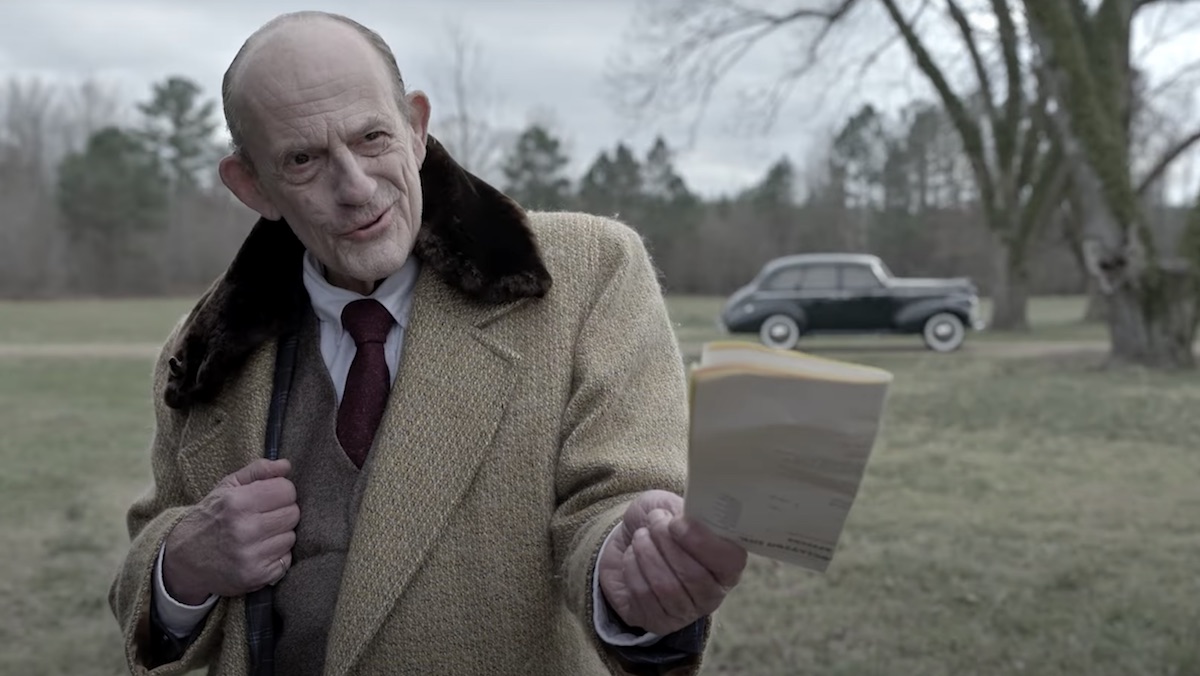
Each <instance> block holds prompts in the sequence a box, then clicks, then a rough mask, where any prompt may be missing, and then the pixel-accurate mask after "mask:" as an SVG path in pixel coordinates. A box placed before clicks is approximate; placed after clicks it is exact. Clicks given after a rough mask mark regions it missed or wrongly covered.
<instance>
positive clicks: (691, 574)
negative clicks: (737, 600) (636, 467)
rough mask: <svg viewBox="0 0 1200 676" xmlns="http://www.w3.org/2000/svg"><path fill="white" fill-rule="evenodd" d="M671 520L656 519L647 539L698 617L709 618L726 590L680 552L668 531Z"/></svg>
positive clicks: (665, 518) (702, 567) (694, 560)
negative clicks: (681, 588) (705, 615)
mask: <svg viewBox="0 0 1200 676" xmlns="http://www.w3.org/2000/svg"><path fill="white" fill-rule="evenodd" d="M670 524H671V517H669V516H666V517H664V516H662V515H657V516H656V517H655V520H654V523H653V524H652V525H651V526H650V538H651V539H652V540H654V544H655V546H656V547H658V551H659V552H660V553H661V554H662V557H663V559H664V560H665V561H666V562H667V565H669V566H670V567H671V570H673V571H674V572H675V577H676V578H677V579H678V580H679V582H680V584H682V585H683V588H684V590H686V591H687V593H688V597H689V598H690V599H691V601H692V604H693V605H694V606H695V608H696V609H697V610H698V611H699V612H700V613H701V614H708V613H710V612H712V611H713V610H715V609H716V607H717V606H718V605H720V603H721V600H722V599H724V597H725V593H724V592H725V590H724V589H723V588H722V585H721V583H719V582H717V579H716V578H715V577H713V574H712V573H711V572H710V571H709V570H708V569H707V568H705V567H704V566H703V565H702V564H701V563H700V562H699V561H697V560H696V559H694V558H693V557H692V556H691V555H690V554H688V553H687V552H685V551H683V549H682V548H681V547H680V546H679V544H678V543H676V542H675V538H674V537H673V536H672V535H671V530H670Z"/></svg>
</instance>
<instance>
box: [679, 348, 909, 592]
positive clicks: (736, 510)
mask: <svg viewBox="0 0 1200 676" xmlns="http://www.w3.org/2000/svg"><path fill="white" fill-rule="evenodd" d="M690 376H691V377H690V381H691V395H690V396H691V431H690V439H689V449H688V482H687V492H686V493H685V494H684V495H685V497H684V513H685V514H687V515H688V516H689V517H691V518H695V519H698V520H700V521H702V522H704V524H705V525H707V526H708V527H709V528H710V529H712V530H713V531H714V532H716V533H717V534H718V535H722V536H724V537H727V538H729V539H731V540H734V541H735V542H739V543H740V544H741V545H742V546H743V547H745V548H746V550H747V551H749V552H751V553H753V554H759V555H761V556H766V557H770V558H772V559H777V560H779V561H784V562H786V563H792V564H797V565H800V566H803V567H805V568H808V569H811V570H814V571H818V572H824V571H825V570H826V568H827V567H828V565H829V562H830V561H831V560H832V558H833V555H834V552H835V551H836V549H837V543H838V539H839V538H840V536H841V533H842V527H843V525H844V524H845V522H846V517H847V516H848V515H849V512H850V507H851V506H852V505H853V504H854V498H855V496H856V495H857V493H858V488H859V485H860V484H861V483H862V478H863V474H864V473H865V471H866V468H867V460H868V459H869V458H870V455H871V449H872V448H873V447H874V445H875V439H876V437H877V435H878V433H879V428H880V423H881V421H882V418H883V411H884V404H885V401H886V399H887V393H888V388H889V386H890V385H891V382H892V374H891V373H889V372H888V371H885V370H883V369H879V368H875V367H871V366H863V365H859V364H853V363H849V362H844V361H837V360H832V359H825V358H821V357H816V356H813V355H809V354H805V353H803V352H797V351H790V350H788V351H785V350H775V349H771V348H767V347H763V346H760V345H758V344H755V343H749V342H737V341H721V342H715V343H708V344H706V345H705V346H704V349H703V352H702V354H701V358H700V362H699V364H698V365H695V366H693V368H692V369H691V373H690Z"/></svg>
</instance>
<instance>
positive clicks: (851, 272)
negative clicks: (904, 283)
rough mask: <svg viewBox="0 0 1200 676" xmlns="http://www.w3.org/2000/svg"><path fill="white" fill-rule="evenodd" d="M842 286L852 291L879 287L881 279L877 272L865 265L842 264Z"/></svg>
mask: <svg viewBox="0 0 1200 676" xmlns="http://www.w3.org/2000/svg"><path fill="white" fill-rule="evenodd" d="M842 288H843V289H849V290H851V291H861V290H863V289H878V288H879V279H878V278H877V277H875V272H874V271H873V270H871V268H869V267H867V266H865V265H844V266H842Z"/></svg>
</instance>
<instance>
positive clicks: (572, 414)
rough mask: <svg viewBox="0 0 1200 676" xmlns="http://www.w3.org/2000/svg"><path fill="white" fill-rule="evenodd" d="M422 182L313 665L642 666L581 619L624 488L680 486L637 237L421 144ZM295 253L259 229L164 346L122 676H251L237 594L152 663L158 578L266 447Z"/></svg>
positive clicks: (436, 669)
mask: <svg viewBox="0 0 1200 676" xmlns="http://www.w3.org/2000/svg"><path fill="white" fill-rule="evenodd" d="M421 177H422V191H423V195H424V200H425V202H424V204H425V206H424V213H423V217H422V226H421V230H420V234H419V236H418V240H417V245H416V248H415V252H414V255H417V256H418V257H419V258H420V259H421V262H422V268H421V273H420V276H419V278H418V281H417V284H416V288H415V291H414V297H413V306H412V310H411V316H410V320H409V325H408V328H407V330H406V334H405V343H404V349H403V353H402V356H401V363H400V366H399V369H398V375H397V378H396V384H395V386H394V388H393V391H392V394H391V396H390V398H389V401H388V409H387V411H386V413H385V416H384V420H383V422H382V423H381V425H380V431H379V432H378V434H377V437H376V444H375V447H374V449H373V450H372V454H374V457H373V467H372V468H371V472H370V475H369V476H368V478H367V484H366V487H365V490H364V493H363V497H362V502H361V506H360V509H359V512H358V516H357V520H356V521H355V523H354V525H353V533H352V539H351V544H350V549H349V553H348V557H347V560H346V566H345V571H344V575H343V578H342V582H341V587H340V592H339V597H338V602H337V607H336V610H335V612H334V617H332V618H331V628H330V632H329V635H328V643H327V645H328V648H327V653H326V654H327V659H326V664H325V673H326V674H328V675H329V676H341V675H343V674H383V673H388V674H393V673H394V674H442V675H447V676H450V675H455V674H464V675H465V674H554V675H560V674H610V673H656V672H654V671H653V670H652V669H653V668H648V669H649V670H647V668H642V667H638V668H635V667H632V666H629V665H627V664H624V663H623V662H622V661H621V660H619V659H618V658H617V657H616V656H615V655H614V654H613V653H612V652H611V651H610V650H609V648H608V647H607V646H606V645H604V644H602V643H601V642H600V641H599V639H598V637H597V636H596V634H595V632H594V630H593V629H592V619H591V617H592V615H591V614H592V595H591V582H592V574H593V569H594V566H595V563H596V557H597V554H598V552H599V549H600V547H601V544H602V542H603V540H604V538H605V536H606V535H607V534H608V532H609V531H610V530H611V529H612V527H613V526H614V525H615V524H616V523H618V522H619V520H620V518H621V515H622V513H623V511H624V509H625V508H626V506H627V505H628V503H629V501H630V500H632V499H633V498H634V497H635V496H636V495H637V494H638V493H640V492H642V491H645V490H649V489H666V490H671V491H674V492H676V493H680V494H682V492H683V490H684V484H685V479H686V450H685V449H686V443H687V388H686V378H685V371H684V367H683V363H682V360H681V357H680V353H679V351H678V347H677V344H676V342H675V337H674V335H673V332H672V329H671V324H670V322H669V319H668V316H667V313H666V309H665V305H664V302H663V298H662V294H661V290H660V286H659V284H658V280H657V277H656V274H655V270H654V268H653V266H652V262H651V259H650V257H649V256H648V254H647V251H646V249H645V248H644V246H643V243H642V240H641V239H640V238H639V237H638V235H637V234H636V233H635V232H633V231H632V230H631V229H630V228H628V227H627V226H625V225H623V224H621V223H619V222H617V221H615V220H611V219H606V218H600V217H595V216H588V215H583V214H576V213H535V212H526V211H525V210H523V209H522V208H520V207H519V206H518V205H517V204H516V203H514V202H513V201H511V200H510V199H508V198H507V197H506V196H504V195H502V194H501V193H500V192H498V191H496V190H495V189H493V188H491V187H490V186H488V185H487V184H486V183H484V182H483V181H481V180H479V179H478V178H476V177H474V176H473V175H471V174H470V173H468V172H466V171H464V170H463V169H462V168H460V167H459V166H458V165H457V164H455V163H454V161H453V160H452V159H451V158H450V157H449V155H447V154H446V153H445V151H444V150H443V149H442V148H441V146H440V145H438V143H437V141H436V140H435V139H433V138H432V137H431V138H430V140H429V153H428V157H427V160H426V162H425V164H424V166H423V167H422V170H421ZM302 253H303V249H302V247H301V245H300V243H299V242H298V240H296V239H295V237H294V236H293V235H292V234H291V231H290V229H289V228H288V227H287V224H286V223H283V222H281V221H265V220H260V221H259V222H258V223H257V224H256V225H255V226H254V228H253V229H252V230H251V232H250V233H249V235H248V236H247V239H246V241H245V243H244V244H243V245H242V248H241V250H240V251H239V252H238V254H237V255H236V256H235V258H234V259H233V261H232V262H231V264H230V266H229V268H228V269H227V270H226V271H225V273H223V274H222V275H221V276H220V277H219V278H218V279H217V280H216V281H215V282H214V284H213V285H212V286H211V287H210V289H209V290H208V292H206V293H205V294H204V296H202V297H201V298H200V300H199V301H198V302H197V304H196V306H195V307H194V308H193V310H192V311H191V312H190V313H189V314H188V316H186V317H184V318H183V319H181V320H180V322H179V324H178V325H177V326H176V327H175V329H174V330H173V331H172V333H171V335H170V336H169V338H168V339H167V340H166V342H165V344H164V346H163V349H162V353H161V355H160V357H159V359H158V360H157V363H156V366H155V369H154V377H153V403H154V412H155V430H154V434H153V439H152V442H151V444H150V449H149V450H150V464H151V468H152V482H151V484H150V486H149V488H148V489H147V491H146V492H145V493H144V494H143V495H142V496H140V497H139V498H138V499H137V500H136V502H135V503H134V504H133V505H132V506H131V508H130V509H129V512H128V516H127V522H128V529H129V533H130V537H131V540H132V542H131V546H130V549H129V552H128V554H127V556H126V558H125V559H124V561H123V562H122V565H121V567H120V569H119V571H118V572H117V575H116V578H115V580H114V582H113V584H112V587H111V590H110V595H109V599H110V604H111V606H112V609H113V612H114V614H115V616H116V618H117V620H118V622H119V624H120V626H121V629H122V632H123V635H124V640H125V654H126V657H127V660H128V665H129V667H130V669H131V671H132V672H133V673H135V674H144V673H154V674H177V673H186V672H188V671H190V670H193V669H203V668H206V667H207V668H208V670H209V673H210V674H223V675H228V676H235V675H241V674H245V673H246V670H247V667H246V662H247V649H246V637H245V631H246V627H245V619H244V606H243V599H241V598H222V599H221V600H220V601H219V602H218V603H217V605H216V606H215V607H214V608H213V610H212V611H211V612H210V614H209V616H208V617H207V619H206V620H205V622H204V624H203V625H202V629H201V630H200V633H199V636H198V638H196V639H195V640H194V642H193V643H192V644H191V645H190V647H189V648H188V649H187V651H186V653H185V654H184V655H183V656H182V658H181V659H178V660H176V661H173V662H169V663H167V664H162V665H154V664H153V656H152V655H150V654H148V648H147V646H149V645H150V639H149V633H150V620H149V616H150V604H151V598H152V596H151V581H152V576H151V571H152V567H153V565H154V562H155V559H156V556H157V552H158V550H159V548H160V546H161V545H162V543H163V541H164V540H165V538H166V536H167V534H168V532H169V531H170V530H171V528H172V527H173V526H174V525H175V524H176V523H177V522H178V520H179V519H180V518H182V516H183V515H184V513H185V511H186V510H187V509H188V507H189V506H191V505H194V504H196V503H197V502H198V501H199V500H200V499H202V498H203V497H204V496H205V494H207V493H208V492H209V491H210V490H211V489H212V488H213V487H214V486H215V485H216V484H217V483H218V482H219V481H220V480H221V479H222V478H223V477H224V476H226V475H228V474H230V473H231V472H234V471H235V470H237V469H239V468H240V467H243V466H244V465H246V464H247V463H249V462H251V461H253V460H254V459H255V458H257V457H260V456H261V454H262V443H263V438H264V434H265V426H266V417H267V409H268V402H269V400H270V397H271V391H272V387H271V385H272V371H273V362H274V357H275V344H276V343H275V338H276V337H277V336H278V335H279V333H280V331H281V330H282V329H283V328H284V327H287V326H289V324H291V323H293V322H296V321H297V318H298V317H299V316H300V313H301V312H302V311H303V309H304V304H306V303H307V302H308V299H307V295H306V293H305V291H304V288H303V285H302V282H301V255H302ZM285 424H286V421H285ZM301 518H303V515H301ZM706 639H707V636H706ZM639 669H641V670H643V671H639ZM698 669H699V658H697V659H695V660H692V661H689V662H688V663H687V664H686V665H684V666H682V667H680V668H678V669H677V671H678V672H679V673H695V672H696V671H697V670H698Z"/></svg>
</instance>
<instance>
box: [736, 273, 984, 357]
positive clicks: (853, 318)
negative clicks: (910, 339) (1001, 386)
mask: <svg viewBox="0 0 1200 676" xmlns="http://www.w3.org/2000/svg"><path fill="white" fill-rule="evenodd" d="M718 324H719V325H720V326H721V328H723V329H725V330H726V331H728V332H730V333H756V334H758V337H759V340H760V341H762V343H763V344H764V345H766V346H768V347H774V348H779V349H787V350H790V349H793V348H794V347H795V346H796V344H797V343H798V342H799V340H800V338H801V336H805V335H814V334H839V333H840V334H854V333H904V334H914V335H920V336H921V337H922V338H923V339H924V341H925V345H926V346H928V347H929V349H931V350H936V351H938V352H950V351H953V350H957V349H958V348H959V347H960V346H961V345H962V343H963V341H964V340H965V339H966V335H967V331H968V330H970V329H974V330H979V329H982V328H983V326H984V323H983V321H982V320H981V319H980V313H979V296H978V293H977V290H976V288H975V285H974V283H973V282H972V281H971V280H970V279H968V278H956V279H903V278H899V277H896V276H894V275H892V273H891V271H890V270H888V268H887V266H886V265H885V264H884V262H883V261H882V260H880V259H879V257H877V256H871V255H865V254H836V253H827V254H799V255H794V256H785V257H783V258H777V259H775V260H772V261H770V262H769V263H767V264H766V265H764V266H763V268H762V270H761V271H760V272H759V273H758V275H757V276H755V278H754V279H753V280H752V281H751V282H750V283H749V284H747V285H746V286H744V287H742V288H741V289H738V290H737V291H736V292H734V293H733V295H732V296H730V298H729V300H728V301H727V302H726V303H725V307H724V308H723V309H722V311H721V315H720V318H719V321H718Z"/></svg>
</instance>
